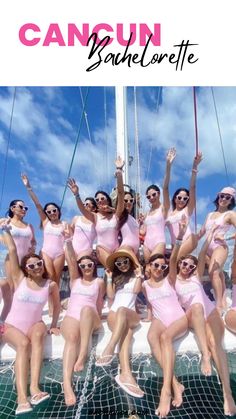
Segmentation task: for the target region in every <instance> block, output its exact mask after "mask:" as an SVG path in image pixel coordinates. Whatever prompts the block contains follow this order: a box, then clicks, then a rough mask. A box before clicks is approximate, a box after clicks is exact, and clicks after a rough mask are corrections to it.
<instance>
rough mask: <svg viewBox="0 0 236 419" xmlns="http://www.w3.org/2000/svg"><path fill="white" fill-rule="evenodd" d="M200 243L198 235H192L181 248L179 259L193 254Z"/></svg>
mask: <svg viewBox="0 0 236 419" xmlns="http://www.w3.org/2000/svg"><path fill="white" fill-rule="evenodd" d="M197 243H198V239H197V236H196V234H191V236H189V237H188V238H187V239H186V240H184V242H183V243H182V245H181V246H180V249H179V253H178V258H181V257H182V256H186V255H189V254H191V253H192V251H193V250H194V249H196V247H197Z"/></svg>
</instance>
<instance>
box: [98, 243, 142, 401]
mask: <svg viewBox="0 0 236 419" xmlns="http://www.w3.org/2000/svg"><path fill="white" fill-rule="evenodd" d="M135 263H136V260H135V259H134V258H133V255H132V253H131V252H129V251H128V250H125V249H124V250H118V251H117V252H115V253H113V254H112V255H110V256H109V258H108V259H107V267H108V269H107V270H106V274H107V296H108V298H109V299H111V300H112V301H113V302H112V305H111V307H110V311H109V314H108V317H107V322H108V326H109V328H110V330H111V331H112V335H111V339H110V341H109V343H108V345H107V346H106V348H105V349H104V351H103V352H102V355H101V356H100V358H99V359H98V360H97V362H96V365H97V366H100V367H106V366H108V365H110V364H111V363H112V361H113V357H114V351H115V348H116V345H117V344H119V360H120V370H121V372H120V374H118V375H116V377H115V381H116V382H117V384H118V385H119V386H120V387H121V388H122V389H123V390H124V391H125V392H126V393H128V394H130V395H131V396H133V397H143V395H144V392H143V391H142V390H141V388H140V387H139V386H138V384H137V383H136V381H135V379H134V377H133V375H132V371H131V367H130V361H129V350H130V345H131V340H132V336H133V333H134V329H135V328H136V327H137V326H138V324H139V322H140V318H139V315H138V314H137V313H136V311H135V300H136V297H137V294H138V293H139V291H140V290H141V273H140V270H139V269H138V270H136V265H135Z"/></svg>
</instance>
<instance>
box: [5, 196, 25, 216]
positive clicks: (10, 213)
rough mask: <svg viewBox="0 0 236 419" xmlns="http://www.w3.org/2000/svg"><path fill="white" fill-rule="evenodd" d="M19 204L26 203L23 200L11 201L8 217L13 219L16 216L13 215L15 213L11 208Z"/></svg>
mask: <svg viewBox="0 0 236 419" xmlns="http://www.w3.org/2000/svg"><path fill="white" fill-rule="evenodd" d="M17 202H24V201H23V200H22V199H14V200H13V201H11V202H10V204H9V208H8V210H7V212H6V216H8V217H10V218H13V217H14V214H13V212H12V210H11V207H13V206H14V205H16V204H17Z"/></svg>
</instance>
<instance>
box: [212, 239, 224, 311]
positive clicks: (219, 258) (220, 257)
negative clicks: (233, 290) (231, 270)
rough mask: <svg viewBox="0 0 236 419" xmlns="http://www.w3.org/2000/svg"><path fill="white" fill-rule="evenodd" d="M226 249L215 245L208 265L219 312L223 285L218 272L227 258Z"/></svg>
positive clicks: (221, 307)
mask: <svg viewBox="0 0 236 419" xmlns="http://www.w3.org/2000/svg"><path fill="white" fill-rule="evenodd" d="M227 255H228V249H227V247H224V246H219V247H217V248H216V249H215V250H214V251H213V253H212V256H211V261H210V265H209V276H210V279H211V283H212V286H213V289H214V293H215V298H216V308H217V310H218V311H219V313H220V314H221V312H222V310H223V301H222V300H223V286H222V280H221V277H220V272H221V269H222V267H223V266H224V263H225V261H226V259H227Z"/></svg>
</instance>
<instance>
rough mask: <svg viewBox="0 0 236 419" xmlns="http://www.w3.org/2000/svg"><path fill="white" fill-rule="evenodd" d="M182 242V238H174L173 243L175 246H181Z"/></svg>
mask: <svg viewBox="0 0 236 419" xmlns="http://www.w3.org/2000/svg"><path fill="white" fill-rule="evenodd" d="M182 242H183V240H182V239H176V241H175V244H176V245H177V246H181V244H182Z"/></svg>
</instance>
